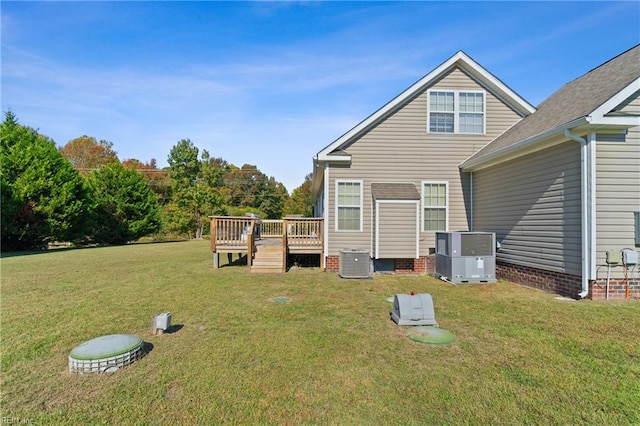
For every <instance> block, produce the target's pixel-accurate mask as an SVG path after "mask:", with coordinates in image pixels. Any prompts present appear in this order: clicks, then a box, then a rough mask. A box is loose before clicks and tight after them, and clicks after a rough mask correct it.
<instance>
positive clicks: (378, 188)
mask: <svg viewBox="0 0 640 426" xmlns="http://www.w3.org/2000/svg"><path fill="white" fill-rule="evenodd" d="M371 195H373V198H374V200H420V194H419V193H418V190H417V189H416V186H415V185H414V184H412V183H372V184H371Z"/></svg>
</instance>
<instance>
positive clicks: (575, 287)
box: [496, 262, 640, 300]
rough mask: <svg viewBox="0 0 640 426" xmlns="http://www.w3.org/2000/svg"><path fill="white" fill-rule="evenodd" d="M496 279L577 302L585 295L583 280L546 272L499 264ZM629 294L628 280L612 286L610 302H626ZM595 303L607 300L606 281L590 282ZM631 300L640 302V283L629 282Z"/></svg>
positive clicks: (617, 281) (614, 282)
mask: <svg viewBox="0 0 640 426" xmlns="http://www.w3.org/2000/svg"><path fill="white" fill-rule="evenodd" d="M496 275H497V276H498V278H500V279H504V280H508V281H512V282H514V283H518V284H523V285H527V286H530V287H535V288H539V289H541V290H544V291H548V292H551V293H557V294H560V295H562V296H567V297H572V298H577V297H578V293H580V292H581V291H582V277H580V276H579V275H571V274H564V273H561V272H552V271H546V270H544V269H538V268H531V267H528V266H520V265H511V264H507V263H503V262H497V264H496ZM626 293H627V283H626V281H625V280H619V279H618V280H611V281H610V282H609V299H624V298H625V297H626ZM587 297H590V298H592V299H594V300H604V299H606V279H605V280H602V279H599V280H597V281H590V282H589V294H588V295H587ZM629 298H634V299H638V298H640V280H638V279H634V280H629Z"/></svg>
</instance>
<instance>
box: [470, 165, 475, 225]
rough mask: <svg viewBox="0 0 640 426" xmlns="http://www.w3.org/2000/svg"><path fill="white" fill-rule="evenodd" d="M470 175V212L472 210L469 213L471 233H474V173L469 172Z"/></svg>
mask: <svg viewBox="0 0 640 426" xmlns="http://www.w3.org/2000/svg"><path fill="white" fill-rule="evenodd" d="M469 175H470V177H469V179H470V182H469V186H470V188H469V192H470V194H469V210H470V211H469V215H470V217H469V231H473V230H474V228H473V172H469Z"/></svg>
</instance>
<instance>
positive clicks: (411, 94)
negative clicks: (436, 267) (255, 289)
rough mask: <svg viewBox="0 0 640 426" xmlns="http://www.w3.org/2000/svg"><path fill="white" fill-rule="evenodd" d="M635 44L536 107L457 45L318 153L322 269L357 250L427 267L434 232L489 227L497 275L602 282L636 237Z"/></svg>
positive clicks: (583, 285) (564, 287)
mask: <svg viewBox="0 0 640 426" xmlns="http://www.w3.org/2000/svg"><path fill="white" fill-rule="evenodd" d="M639 52H640V48H639V47H637V46H636V47H635V48H633V49H631V50H629V51H627V52H625V53H624V54H622V55H620V56H619V57H617V58H614V59H612V60H611V61H609V62H607V63H606V64H603V65H602V66H601V67H598V68H596V69H595V70H593V71H591V72H589V73H587V74H586V75H585V76H583V77H580V78H579V79H577V80H574V81H573V82H571V83H569V84H567V85H566V86H565V87H563V88H562V89H560V90H559V91H558V92H557V93H556V94H554V95H552V96H551V97H550V98H549V99H548V100H547V101H545V102H544V103H543V104H542V105H540V108H539V110H536V109H535V108H534V107H533V106H531V105H530V104H529V103H528V102H527V101H526V100H524V99H522V98H521V97H520V96H519V95H518V94H516V93H515V92H514V91H513V90H511V89H510V88H509V87H508V86H507V85H505V84H504V83H503V82H502V81H500V80H499V79H498V78H497V77H495V76H493V75H492V74H491V73H489V72H488V71H487V70H486V69H484V68H483V67H482V66H480V65H479V64H478V63H477V62H475V61H474V60H473V59H471V58H470V57H469V56H468V55H466V54H465V53H463V52H458V53H456V54H455V55H454V56H452V57H451V58H449V59H448V60H447V61H445V62H444V63H443V64H442V65H440V66H439V67H437V68H436V69H435V70H433V71H432V72H430V73H429V74H427V75H426V76H424V77H423V78H422V79H420V80H419V81H418V82H416V83H415V84H413V85H412V86H411V87H409V88H408V89H407V90H405V91H404V92H402V93H401V94H400V95H398V96H397V97H396V98H394V99H393V100H391V101H390V102H389V103H387V104H386V105H384V106H383V107H382V108H380V109H379V110H378V111H376V112H375V113H373V114H372V115H371V116H369V117H368V118H366V119H365V120H364V121H362V122H361V123H359V124H358V125H356V126H355V127H354V128H353V129H351V130H349V131H348V132H347V133H345V134H344V135H343V136H341V137H339V138H338V139H337V140H336V141H334V142H333V143H331V144H330V145H328V146H327V147H325V148H324V149H322V150H321V151H320V152H318V154H317V155H316V156H315V158H314V173H313V196H314V199H315V200H316V204H315V207H314V208H315V212H316V216H318V217H322V218H324V222H325V224H326V226H325V227H324V232H325V236H324V256H325V259H326V263H325V264H326V269H327V270H328V271H337V270H338V269H339V262H340V252H341V250H343V249H348V248H361V249H364V250H367V251H368V253H369V255H370V257H371V259H372V260H373V262H372V264H373V270H374V271H393V272H396V273H402V272H411V273H427V272H431V271H433V257H434V256H433V253H434V250H435V232H436V231H448V230H456V231H458V230H462V231H466V230H472V231H489V232H495V233H496V236H497V239H498V241H499V242H500V244H501V249H500V250H499V251H498V253H497V264H498V266H497V268H498V271H499V276H500V277H503V278H507V279H510V280H513V281H516V282H521V283H523V284H529V285H535V286H538V287H542V288H546V289H548V290H552V291H557V292H559V293H566V294H567V295H572V296H577V295H580V296H582V297H584V296H585V295H586V294H588V293H590V292H591V294H596V293H599V291H600V290H599V289H600V287H601V284H600V276H599V275H598V273H601V270H602V265H603V264H604V257H603V256H605V254H604V253H605V252H606V251H612V250H613V251H615V250H620V249H622V248H624V247H633V246H634V244H636V243H637V241H634V231H637V230H635V229H634V226H635V225H634V219H635V220H639V219H637V216H638V215H639V214H634V212H637V211H640V196H639V193H638V191H639V189H638V188H639V182H640V166H639V165H640V137H639V136H640V132H639V131H638V125H639V124H640V123H639V122H638V120H639V115H640V114H639V109H640V101H638V89H639V88H640V87H639V80H638V77H639V75H640V67H639V66H638V64H640V58H639V57H638V54H639ZM583 164H584V166H582V165H583ZM583 193H584V194H585V196H582V194H583ZM583 212H585V213H584V214H583ZM583 258H584V259H586V260H585V261H584V262H583V261H582V259H583ZM610 269H611V268H607V272H610V274H612V275H611V276H610V280H609V284H612V283H613V284H612V287H614V288H618V287H621V286H624V285H621V280H622V279H623V278H624V277H623V276H622V275H621V273H623V271H622V268H619V267H618V268H613V270H610ZM631 272H633V271H631ZM628 274H629V270H627V277H628ZM639 287H640V286H638V284H637V280H635V281H634V282H631V284H630V288H631V291H632V293H633V292H635V293H640V288H639ZM585 290H586V293H585ZM635 293H634V294H635Z"/></svg>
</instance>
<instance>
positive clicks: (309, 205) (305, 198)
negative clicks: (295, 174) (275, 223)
mask: <svg viewBox="0 0 640 426" xmlns="http://www.w3.org/2000/svg"><path fill="white" fill-rule="evenodd" d="M312 177H313V175H312V174H311V173H309V174H308V175H306V176H305V178H304V182H303V183H302V185H300V186H299V187H297V188H296V189H294V190H293V193H292V194H291V197H290V198H289V199H288V200H287V203H286V206H285V212H286V214H301V215H303V216H304V217H313V200H312V199H311V183H312V181H311V179H312Z"/></svg>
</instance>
